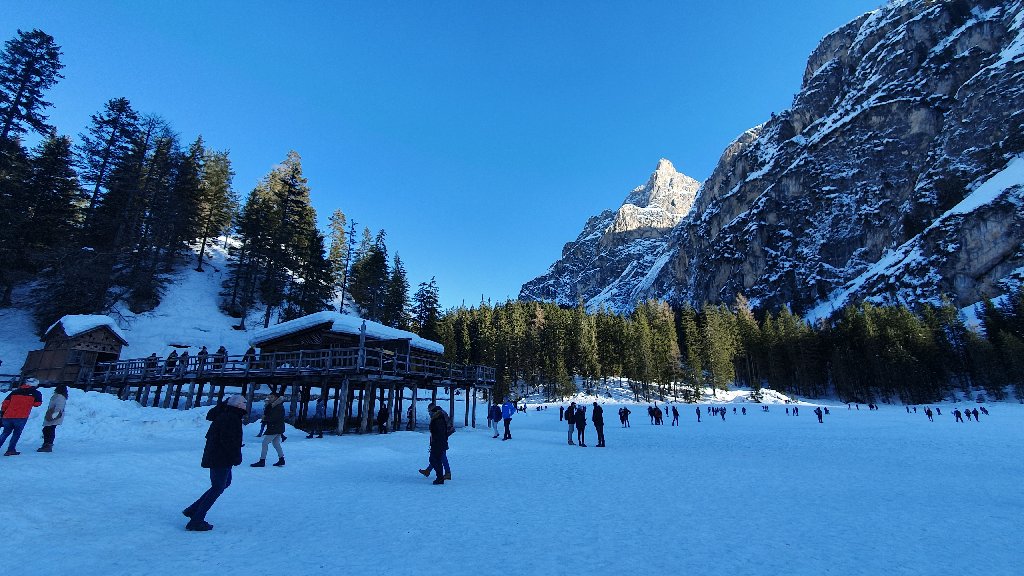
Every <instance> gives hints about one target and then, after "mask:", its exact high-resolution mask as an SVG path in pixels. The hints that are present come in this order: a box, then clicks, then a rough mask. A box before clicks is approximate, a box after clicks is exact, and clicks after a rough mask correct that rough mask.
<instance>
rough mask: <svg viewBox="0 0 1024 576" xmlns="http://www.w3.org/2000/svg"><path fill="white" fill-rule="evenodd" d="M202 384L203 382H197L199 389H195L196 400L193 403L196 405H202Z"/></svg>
mask: <svg viewBox="0 0 1024 576" xmlns="http://www.w3.org/2000/svg"><path fill="white" fill-rule="evenodd" d="M204 384H205V382H200V383H199V390H197V391H196V400H195V405H196V406H202V405H203V385H204Z"/></svg>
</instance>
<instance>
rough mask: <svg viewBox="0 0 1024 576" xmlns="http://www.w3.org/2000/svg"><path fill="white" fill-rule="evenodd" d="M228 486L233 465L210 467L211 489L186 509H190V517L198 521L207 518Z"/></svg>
mask: <svg viewBox="0 0 1024 576" xmlns="http://www.w3.org/2000/svg"><path fill="white" fill-rule="evenodd" d="M228 486H231V467H230V466H228V467H227V468H210V489H209V490H207V491H206V492H203V495H202V496H200V497H199V499H198V500H196V501H195V502H193V503H192V504H191V505H190V506H189V507H188V508H186V509H185V510H187V511H188V513H189V517H190V518H191V519H192V520H195V521H197V522H198V521H202V520H206V513H207V512H209V511H210V508H211V507H212V506H213V503H214V502H216V501H217V498H220V495H221V494H223V493H224V491H225V490H227V488H228Z"/></svg>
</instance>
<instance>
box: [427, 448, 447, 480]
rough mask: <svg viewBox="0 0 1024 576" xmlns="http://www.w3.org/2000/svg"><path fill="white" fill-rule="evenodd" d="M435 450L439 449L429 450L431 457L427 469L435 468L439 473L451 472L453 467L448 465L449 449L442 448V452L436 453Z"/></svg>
mask: <svg viewBox="0 0 1024 576" xmlns="http://www.w3.org/2000/svg"><path fill="white" fill-rule="evenodd" d="M435 452H437V451H435V450H428V451H427V457H428V458H429V460H428V463H427V470H433V471H434V472H437V473H438V474H451V473H452V467H451V466H449V465H448V451H447V450H440V451H439V452H440V454H435ZM435 458H436V460H435Z"/></svg>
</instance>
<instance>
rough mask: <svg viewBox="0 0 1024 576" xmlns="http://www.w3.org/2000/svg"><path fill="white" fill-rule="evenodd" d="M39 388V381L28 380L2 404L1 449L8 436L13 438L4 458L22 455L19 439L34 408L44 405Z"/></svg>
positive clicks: (0, 409) (0, 420)
mask: <svg viewBox="0 0 1024 576" xmlns="http://www.w3.org/2000/svg"><path fill="white" fill-rule="evenodd" d="M37 386H39V380H36V379H35V378H26V379H25V382H23V383H22V385H21V386H19V387H17V388H15V389H14V390H13V391H12V392H11V393H10V394H8V395H7V398H6V399H4V401H3V403H2V404H0V415H2V419H0V422H2V424H0V425H2V426H3V428H4V431H3V433H2V434H0V447H2V446H3V445H4V442H5V441H7V437H8V436H10V437H11V443H10V444H9V445H8V446H7V451H6V452H4V456H17V455H19V454H21V452H18V439H19V438H21V432H22V431H23V430H25V424H26V423H28V416H29V414H31V413H32V408H35V407H36V406H42V405H43V396H42V394H40V393H39V390H36V387H37Z"/></svg>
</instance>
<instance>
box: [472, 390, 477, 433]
mask: <svg viewBox="0 0 1024 576" xmlns="http://www.w3.org/2000/svg"><path fill="white" fill-rule="evenodd" d="M476 394H477V389H476V387H475V386H474V387H473V421H472V423H471V426H473V428H476Z"/></svg>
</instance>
